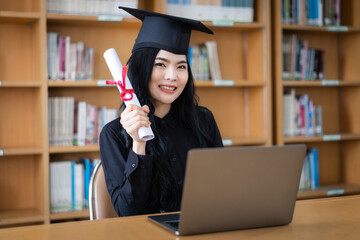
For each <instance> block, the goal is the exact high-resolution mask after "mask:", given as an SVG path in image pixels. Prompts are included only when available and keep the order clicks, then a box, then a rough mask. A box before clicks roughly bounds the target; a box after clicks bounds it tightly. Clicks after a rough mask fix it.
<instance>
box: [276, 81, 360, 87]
mask: <svg viewBox="0 0 360 240" xmlns="http://www.w3.org/2000/svg"><path fill="white" fill-rule="evenodd" d="M282 85H283V86H284V87H339V86H340V87H359V86H360V81H344V80H315V81H304V80H299V81H288V80H283V82H282Z"/></svg>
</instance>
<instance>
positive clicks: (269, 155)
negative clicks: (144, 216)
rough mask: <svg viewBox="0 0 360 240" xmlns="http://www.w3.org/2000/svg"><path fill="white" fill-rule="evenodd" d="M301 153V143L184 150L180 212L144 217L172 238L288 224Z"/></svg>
mask: <svg viewBox="0 0 360 240" xmlns="http://www.w3.org/2000/svg"><path fill="white" fill-rule="evenodd" d="M305 154H306V146H305V145H303V144H296V145H285V146H259V147H231V148H206V149H193V150H190V151H189V152H188V156H187V158H188V159H187V167H186V173H185V182H184V189H183V196H182V202H181V213H180V214H177V213H175V214H156V215H151V216H148V219H149V220H151V221H152V222H154V223H156V224H158V225H160V226H162V227H164V228H166V229H167V230H169V231H172V232H174V233H175V234H176V235H192V234H200V233H210V232H221V231H229V230H238V229H250V228H259V227H270V226H279V225H286V224H289V223H291V221H292V218H293V213H294V208H295V202H296V198H297V192H298V188H299V182H300V175H301V171H302V166H303V162H304V159H305Z"/></svg>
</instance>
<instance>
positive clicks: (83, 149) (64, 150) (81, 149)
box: [49, 145, 100, 153]
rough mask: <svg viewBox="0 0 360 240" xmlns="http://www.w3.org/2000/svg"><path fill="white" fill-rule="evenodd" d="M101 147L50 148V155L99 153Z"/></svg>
mask: <svg viewBox="0 0 360 240" xmlns="http://www.w3.org/2000/svg"><path fill="white" fill-rule="evenodd" d="M98 151H100V148H99V145H85V146H65V147H50V148H49V152H50V153H73V152H98Z"/></svg>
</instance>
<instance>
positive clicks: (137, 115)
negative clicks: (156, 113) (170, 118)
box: [120, 104, 151, 140]
mask: <svg viewBox="0 0 360 240" xmlns="http://www.w3.org/2000/svg"><path fill="white" fill-rule="evenodd" d="M149 112H150V110H149V107H148V106H146V105H144V106H143V107H138V106H136V105H132V104H130V105H129V106H126V108H125V110H124V111H123V112H122V113H121V116H120V123H121V125H122V126H123V128H124V129H125V130H126V132H127V133H128V134H129V135H130V136H131V137H132V138H133V139H134V140H138V135H137V130H138V128H139V127H143V126H144V127H149V126H150V124H151V123H150V120H149V117H148V116H147V114H148V113H149Z"/></svg>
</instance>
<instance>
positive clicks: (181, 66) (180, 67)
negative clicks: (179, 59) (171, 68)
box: [178, 65, 187, 69]
mask: <svg viewBox="0 0 360 240" xmlns="http://www.w3.org/2000/svg"><path fill="white" fill-rule="evenodd" d="M178 68H179V69H187V66H186V65H180V66H178Z"/></svg>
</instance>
